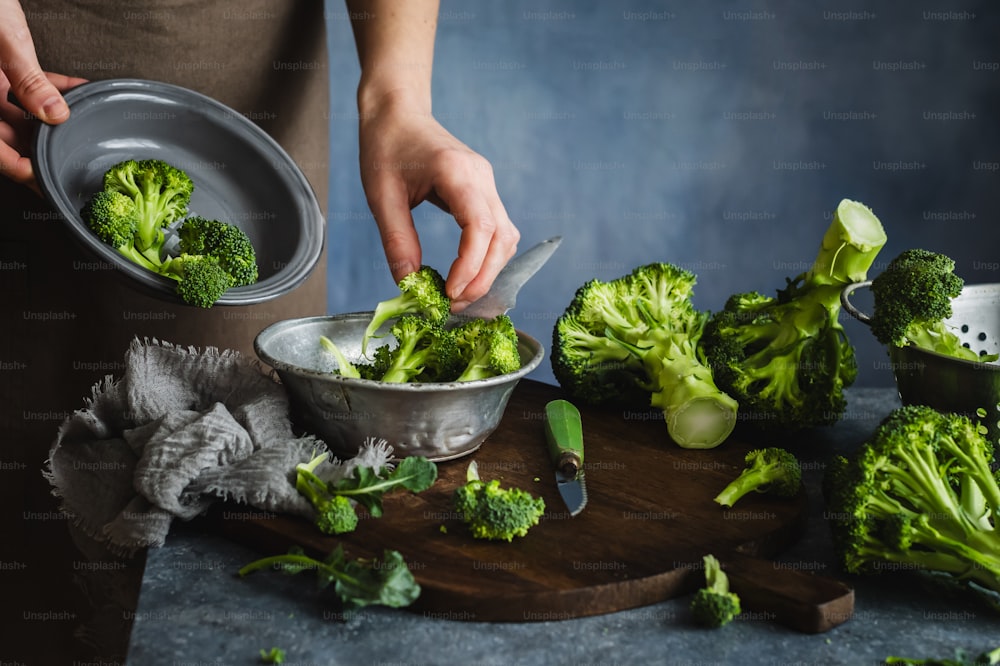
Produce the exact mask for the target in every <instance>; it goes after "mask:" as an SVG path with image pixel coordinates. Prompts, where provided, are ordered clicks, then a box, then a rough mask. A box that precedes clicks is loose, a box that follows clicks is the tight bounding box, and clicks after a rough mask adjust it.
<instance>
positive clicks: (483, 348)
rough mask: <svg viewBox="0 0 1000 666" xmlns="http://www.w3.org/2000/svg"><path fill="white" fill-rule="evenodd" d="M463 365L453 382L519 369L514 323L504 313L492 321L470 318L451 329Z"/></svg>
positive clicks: (483, 377) (503, 373)
mask: <svg viewBox="0 0 1000 666" xmlns="http://www.w3.org/2000/svg"><path fill="white" fill-rule="evenodd" d="M452 332H453V334H454V337H455V344H456V345H457V347H458V354H459V356H460V357H461V358H460V364H461V365H462V366H464V368H463V369H462V370H461V372H460V373H459V375H458V379H457V380H456V381H460V382H468V381H473V380H476V379H486V378H487V377H495V376H497V375H505V374H508V373H511V372H517V371H518V370H520V369H521V355H520V354H519V353H518V350H517V331H516V330H515V329H514V322H512V321H511V320H510V317H508V316H507V315H505V314H501V315H498V316H497V317H495V318H494V319H492V320H485V319H470V320H468V321H465V322H463V323H462V324H460V325H459V326H457V327H456V328H454V329H453V330H452Z"/></svg>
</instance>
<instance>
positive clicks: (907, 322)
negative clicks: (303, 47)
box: [871, 249, 997, 361]
mask: <svg viewBox="0 0 1000 666" xmlns="http://www.w3.org/2000/svg"><path fill="white" fill-rule="evenodd" d="M954 270H955V262H954V260H952V259H951V258H950V257H948V256H945V255H943V254H938V253H935V252H930V251H928V250H921V249H911V250H904V251H903V252H901V253H900V254H899V256H897V257H896V258H895V259H893V260H892V261H890V262H889V265H888V266H886V269H885V270H884V271H883V272H882V273H880V274H879V275H877V276H876V277H875V278H873V279H872V286H871V289H872V296H873V297H874V306H873V316H872V320H871V329H872V334H873V335H874V336H875V338H876V339H877V340H878V341H879V342H881V343H882V344H884V345H890V346H895V347H903V346H905V345H907V344H912V345H914V346H916V347H920V348H921V349H927V350H930V351H933V352H937V353H938V354H944V355H946V356H953V357H955V358H961V359H965V360H968V361H991V360H996V358H997V356H996V355H995V354H993V355H986V354H983V355H980V354H977V353H976V352H974V351H973V350H971V349H969V348H968V347H966V346H964V345H963V344H962V341H961V340H960V339H959V338H958V336H957V335H956V334H955V332H954V331H953V330H952V329H951V328H949V327H948V325H947V324H946V323H945V320H946V319H948V318H949V317H951V313H952V307H951V302H952V299H954V298H956V297H958V296H959V295H960V294H961V293H962V287H963V286H964V285H965V283H964V281H963V280H962V278H960V277H959V276H958V275H956V274H955V273H954Z"/></svg>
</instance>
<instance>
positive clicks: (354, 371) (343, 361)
mask: <svg viewBox="0 0 1000 666" xmlns="http://www.w3.org/2000/svg"><path fill="white" fill-rule="evenodd" d="M319 344H320V345H321V346H322V347H323V349H325V350H326V351H328V352H330V353H331V354H333V357H334V358H335V359H336V360H337V374H339V375H341V376H343V377H354V378H355V379H360V378H361V372H360V371H359V370H358V368H357V366H355V365H354V364H353V363H351V362H350V361H348V360H347V357H346V356H344V353H343V352H342V351H340V348H339V347H338V346H337V345H336V344H335V343H334V342H333V340H331V339H330V338H328V337H326V336H325V335H321V336H319Z"/></svg>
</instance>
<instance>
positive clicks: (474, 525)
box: [453, 461, 545, 541]
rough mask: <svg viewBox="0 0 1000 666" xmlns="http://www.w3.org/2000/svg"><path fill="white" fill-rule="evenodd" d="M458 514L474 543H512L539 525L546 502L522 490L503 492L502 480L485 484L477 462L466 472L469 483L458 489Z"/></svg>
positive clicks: (456, 506)
mask: <svg viewBox="0 0 1000 666" xmlns="http://www.w3.org/2000/svg"><path fill="white" fill-rule="evenodd" d="M453 504H454V507H455V511H456V512H457V513H458V514H459V515H461V517H462V521H463V522H464V523H465V524H466V525H468V527H469V530H470V531H471V532H472V536H473V538H475V539H491V540H497V541H513V540H514V537H523V536H525V535H526V534H527V533H528V530H529V529H531V528H532V527H534V526H535V525H537V524H538V521H539V519H540V518H541V517H542V514H543V513H544V512H545V500H543V499H542V498H541V497H534V496H533V495H532V494H531V493H529V492H527V491H525V490H522V489H521V488H501V487H500V480H499V479H493V480H491V481H483V480H482V479H480V478H479V467H478V465H476V462H475V461H472V462H471V463H470V464H469V467H468V470H467V471H466V483H465V485H463V486H459V487H458V488H456V489H455V493H454V495H453Z"/></svg>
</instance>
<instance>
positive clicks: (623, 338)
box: [552, 263, 737, 449]
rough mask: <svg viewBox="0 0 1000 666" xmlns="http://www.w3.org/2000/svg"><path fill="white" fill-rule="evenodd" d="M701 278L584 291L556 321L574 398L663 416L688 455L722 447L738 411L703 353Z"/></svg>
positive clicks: (594, 284)
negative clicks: (698, 302) (649, 409)
mask: <svg viewBox="0 0 1000 666" xmlns="http://www.w3.org/2000/svg"><path fill="white" fill-rule="evenodd" d="M694 284H695V276H694V274H693V273H691V272H690V271H686V270H684V269H682V268H679V267H677V266H674V265H672V264H667V263H653V264H647V265H645V266H639V267H638V268H636V269H635V270H633V271H632V273H630V274H628V275H625V276H622V277H620V278H617V279H614V280H611V281H608V282H602V281H599V280H591V281H589V282H587V283H586V284H584V285H583V286H581V287H580V288H579V289H577V291H576V294H575V295H574V296H573V299H572V301H571V302H570V304H569V306H568V307H567V308H566V310H565V311H564V312H563V314H562V315H561V316H560V317H559V319H558V320H557V321H556V325H555V327H554V331H553V339H552V370H553V373H554V374H555V377H556V379H557V380H558V382H559V384H560V385H561V386H562V387H563V388H564V389H565V390H566V391H567V392H568V393H569V394H570V396H571V397H572V398H574V399H576V400H579V401H581V402H584V403H587V404H592V405H622V404H624V405H628V406H635V405H637V404H642V402H645V403H647V404H649V405H651V406H653V407H656V408H659V409H660V410H662V412H663V415H664V418H665V420H666V425H667V432H668V433H669V434H670V437H671V438H672V439H673V440H674V442H676V443H677V444H678V445H680V446H682V447H684V448H697V449H706V448H712V447H715V446H718V445H719V444H721V443H722V442H723V441H725V439H726V438H727V437H728V436H729V435H730V433H731V432H732V431H733V428H734V427H735V425H736V413H737V403H736V401H735V400H734V399H733V398H732V397H730V396H729V395H727V394H726V393H724V392H723V391H722V390H720V389H719V387H718V386H716V383H715V381H714V378H713V373H712V370H711V369H710V367H709V366H708V365H707V364H706V363H704V359H703V357H702V355H701V353H700V351H699V349H698V341H699V339H700V338H701V336H702V332H703V330H704V326H705V321H706V319H707V313H705V312H701V311H698V310H697V309H695V307H694V305H693V304H692V302H691V295H692V292H693V288H694Z"/></svg>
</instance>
